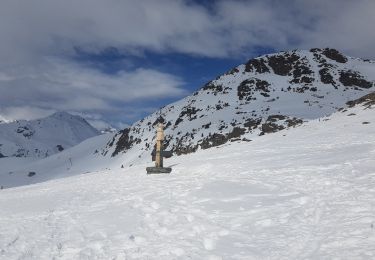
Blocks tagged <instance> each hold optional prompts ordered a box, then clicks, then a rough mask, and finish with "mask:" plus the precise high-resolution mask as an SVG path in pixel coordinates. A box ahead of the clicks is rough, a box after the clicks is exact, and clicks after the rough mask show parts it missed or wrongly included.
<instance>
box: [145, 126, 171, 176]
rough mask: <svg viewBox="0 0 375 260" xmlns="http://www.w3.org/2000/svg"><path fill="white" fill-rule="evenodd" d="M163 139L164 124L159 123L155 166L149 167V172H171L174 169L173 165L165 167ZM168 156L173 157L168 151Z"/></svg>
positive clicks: (147, 169)
mask: <svg viewBox="0 0 375 260" xmlns="http://www.w3.org/2000/svg"><path fill="white" fill-rule="evenodd" d="M163 141H164V125H163V124H162V123H159V124H158V128H157V132H156V149H155V167H147V168H146V171H147V174H154V173H155V174H158V173H170V172H171V171H172V168H171V167H166V168H164V167H163V157H164V155H165V154H164V151H163ZM168 154H170V155H169V156H168V158H169V157H171V152H170V151H168Z"/></svg>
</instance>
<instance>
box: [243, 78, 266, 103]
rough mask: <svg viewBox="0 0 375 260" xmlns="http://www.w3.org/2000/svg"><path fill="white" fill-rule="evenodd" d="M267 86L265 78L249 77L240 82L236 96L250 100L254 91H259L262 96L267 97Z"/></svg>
mask: <svg viewBox="0 0 375 260" xmlns="http://www.w3.org/2000/svg"><path fill="white" fill-rule="evenodd" d="M269 86H270V84H269V83H268V82H267V81H265V80H260V79H257V78H250V79H247V80H244V81H242V82H241V84H240V85H239V86H238V87H237V96H238V98H239V100H246V101H250V100H253V99H255V98H253V97H252V96H253V94H254V93H255V92H256V91H259V92H260V94H261V95H262V96H264V97H269V94H268V93H269V92H270V90H269Z"/></svg>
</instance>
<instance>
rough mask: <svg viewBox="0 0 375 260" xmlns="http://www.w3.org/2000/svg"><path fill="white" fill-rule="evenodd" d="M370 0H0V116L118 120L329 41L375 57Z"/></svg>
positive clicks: (145, 112)
mask: <svg viewBox="0 0 375 260" xmlns="http://www.w3.org/2000/svg"><path fill="white" fill-rule="evenodd" d="M374 13H375V1H373V0H355V1H354V0H330V1H327V0H314V1H311V0H284V1H281V0H248V1H244V0H218V1H214V0H211V1H210V0H202V1H198V0H196V1H193V0H139V1H136V0H106V1H102V0H80V1H77V0H64V1H60V0H33V1H29V0H1V2H0V120H1V119H3V120H4V119H5V120H15V119H35V118H40V117H44V116H47V115H49V114H51V113H53V112H55V111H68V112H71V113H74V114H79V115H82V116H84V117H85V118H86V119H88V120H89V121H90V122H91V123H92V124H94V125H95V126H97V127H104V126H106V125H108V124H110V125H112V126H114V127H116V128H122V127H125V126H126V125H128V124H131V123H133V122H135V121H136V120H139V119H141V118H142V117H144V116H146V115H148V114H150V113H152V112H154V111H155V110H157V109H158V108H160V107H161V106H164V105H166V104H169V103H171V102H173V101H176V100H178V99H181V98H183V97H185V96H186V95H189V94H191V93H192V92H193V91H195V90H197V89H199V88H200V87H201V86H202V85H204V84H205V83H206V82H208V81H210V80H212V79H214V78H215V77H216V76H218V75H220V74H222V73H224V72H226V71H228V70H229V69H231V68H233V67H235V66H237V65H239V64H241V63H245V62H246V61H247V60H248V59H250V58H253V57H256V56H259V55H262V54H265V53H273V52H277V51H281V50H291V49H310V48H315V47H318V48H323V47H331V48H336V49H338V50H340V51H341V52H343V53H344V54H346V55H349V56H355V57H362V58H370V59H375V52H374V48H373V46H375V33H374V32H373V28H372V27H373V25H374V24H375V15H374Z"/></svg>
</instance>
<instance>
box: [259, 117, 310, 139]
mask: <svg viewBox="0 0 375 260" xmlns="http://www.w3.org/2000/svg"><path fill="white" fill-rule="evenodd" d="M283 120H284V121H285V122H286V125H285V124H283V123H282V122H279V121H283ZM302 123H303V120H301V119H298V118H295V117H293V118H290V117H288V116H284V115H270V116H268V118H267V120H266V121H265V122H264V123H263V124H262V127H261V130H262V132H261V133H260V135H264V134H268V133H275V132H278V131H280V130H283V129H285V128H286V127H293V126H296V125H300V124H302Z"/></svg>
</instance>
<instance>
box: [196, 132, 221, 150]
mask: <svg viewBox="0 0 375 260" xmlns="http://www.w3.org/2000/svg"><path fill="white" fill-rule="evenodd" d="M227 141H228V138H227V137H226V136H225V135H223V134H218V133H214V134H213V135H210V136H208V137H206V138H205V139H203V141H202V143H201V144H200V146H201V148H202V149H208V148H211V147H214V146H218V145H222V144H225V143H226V142H227Z"/></svg>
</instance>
